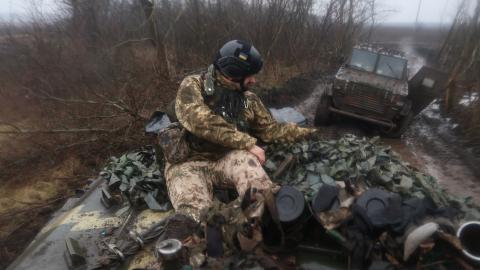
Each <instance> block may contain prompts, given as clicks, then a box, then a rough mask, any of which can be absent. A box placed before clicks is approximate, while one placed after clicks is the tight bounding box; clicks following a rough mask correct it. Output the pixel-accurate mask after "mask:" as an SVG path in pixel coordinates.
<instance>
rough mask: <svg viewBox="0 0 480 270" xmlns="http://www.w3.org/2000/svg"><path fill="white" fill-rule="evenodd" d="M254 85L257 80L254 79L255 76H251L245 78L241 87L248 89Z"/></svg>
mask: <svg viewBox="0 0 480 270" xmlns="http://www.w3.org/2000/svg"><path fill="white" fill-rule="evenodd" d="M255 83H257V79H256V78H255V75H251V76H248V77H246V78H245V80H244V81H243V86H244V87H245V88H246V89H248V88H250V87H251V86H253V85H254V84H255Z"/></svg>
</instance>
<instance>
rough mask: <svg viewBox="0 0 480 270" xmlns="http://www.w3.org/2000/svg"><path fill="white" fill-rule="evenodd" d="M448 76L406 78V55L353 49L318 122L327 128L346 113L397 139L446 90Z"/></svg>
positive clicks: (429, 71) (431, 73) (425, 71)
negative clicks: (444, 87) (443, 89)
mask: <svg viewBox="0 0 480 270" xmlns="http://www.w3.org/2000/svg"><path fill="white" fill-rule="evenodd" d="M445 77H446V76H443V74H442V73H441V72H440V71H437V70H435V69H433V68H429V67H422V68H421V69H420V70H419V71H418V73H416V74H415V76H413V77H412V78H411V79H410V80H408V78H409V67H408V60H407V58H406V57H405V54H404V53H403V52H400V51H396V50H393V49H386V48H382V47H376V46H373V45H359V46H355V47H354V48H353V49H352V52H351V54H350V57H348V59H347V61H346V62H345V63H344V64H343V65H342V66H341V67H340V69H339V70H338V72H337V73H336V75H335V78H334V80H333V84H332V87H331V88H329V89H327V91H325V93H323V94H322V96H321V98H320V101H319V104H318V107H317V110H316V114H315V124H316V125H327V124H330V123H331V122H332V121H333V119H334V116H335V115H343V116H347V117H352V118H356V119H359V120H363V121H366V122H369V123H373V124H375V125H378V126H379V127H380V131H381V133H382V134H384V135H385V136H388V137H394V138H398V137H400V136H401V135H402V134H403V133H404V132H405V131H406V130H407V128H408V126H409V124H410V123H411V121H412V119H413V117H414V116H415V115H416V114H418V113H419V112H420V111H421V110H422V109H423V108H425V107H426V106H427V105H428V104H429V103H430V102H431V101H432V100H433V99H434V98H435V97H436V95H437V93H438V92H439V90H441V89H442V88H443V85H444V82H445V81H444V78H445Z"/></svg>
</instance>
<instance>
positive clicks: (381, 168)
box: [265, 134, 480, 220]
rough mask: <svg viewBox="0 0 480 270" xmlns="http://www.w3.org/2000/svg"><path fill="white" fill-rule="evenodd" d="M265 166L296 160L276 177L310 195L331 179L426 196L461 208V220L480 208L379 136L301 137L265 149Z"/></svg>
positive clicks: (272, 168) (475, 214) (270, 167)
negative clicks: (451, 192)
mask: <svg viewBox="0 0 480 270" xmlns="http://www.w3.org/2000/svg"><path fill="white" fill-rule="evenodd" d="M266 152H267V157H268V160H267V162H266V163H265V169H266V170H267V172H268V173H269V174H270V175H271V174H273V172H275V171H276V170H277V169H278V167H279V166H280V164H281V163H282V162H283V161H284V160H285V158H286V157H287V156H288V155H293V156H294V157H295V158H296V162H295V163H294V164H292V166H291V167H290V168H288V169H287V170H286V171H285V172H284V173H283V174H281V175H280V176H279V177H277V179H274V181H276V182H279V183H281V184H283V185H292V186H295V187H296V188H297V189H299V190H300V191H302V192H303V193H304V194H305V197H306V198H307V199H311V198H312V197H313V195H314V194H315V193H316V191H318V189H319V188H320V187H321V186H322V185H324V184H327V185H334V184H335V181H349V182H350V183H353V184H356V185H361V186H365V187H367V188H370V187H383V188H385V189H386V190H388V191H391V192H395V193H398V194H400V195H402V197H405V198H409V197H418V198H424V197H430V198H431V199H433V201H434V202H435V203H436V204H437V205H438V206H439V207H447V206H451V207H454V208H457V209H460V210H461V211H462V213H463V214H464V216H463V217H461V218H464V219H467V220H478V219H479V218H480V212H479V210H478V208H477V207H475V206H474V205H473V204H472V202H471V198H465V199H459V198H455V197H452V196H450V195H449V194H448V193H447V192H446V191H445V190H443V189H442V188H440V186H439V185H438V183H437V181H436V179H435V178H434V177H433V176H430V175H427V174H424V173H421V172H420V171H418V170H417V169H416V168H414V167H412V166H411V165H410V164H408V163H407V162H404V161H402V160H401V159H400V156H399V155H398V154H397V153H395V152H394V151H393V150H391V148H390V147H389V146H385V145H382V144H380V143H379V137H374V138H371V139H367V138H358V137H356V136H354V135H351V134H347V135H344V136H343V137H342V138H340V139H338V140H318V141H313V140H312V141H303V142H298V143H295V144H292V145H271V146H268V147H267V151H266Z"/></svg>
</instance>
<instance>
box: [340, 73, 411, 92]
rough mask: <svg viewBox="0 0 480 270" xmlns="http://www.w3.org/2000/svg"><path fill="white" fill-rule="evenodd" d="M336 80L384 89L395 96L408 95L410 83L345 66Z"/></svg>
mask: <svg viewBox="0 0 480 270" xmlns="http://www.w3.org/2000/svg"><path fill="white" fill-rule="evenodd" d="M335 79H336V80H340V81H344V82H347V83H353V82H355V83H358V84H363V85H369V86H371V87H373V88H377V89H383V91H388V92H391V93H392V94H395V95H402V96H407V95H408V82H407V81H406V80H405V81H402V80H396V79H392V78H388V77H384V76H380V75H377V74H375V73H371V72H365V71H360V70H355V69H352V68H347V67H345V66H344V67H341V68H340V69H339V70H338V72H337V74H336V75H335Z"/></svg>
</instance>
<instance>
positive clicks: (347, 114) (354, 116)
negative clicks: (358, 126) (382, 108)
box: [329, 107, 396, 128]
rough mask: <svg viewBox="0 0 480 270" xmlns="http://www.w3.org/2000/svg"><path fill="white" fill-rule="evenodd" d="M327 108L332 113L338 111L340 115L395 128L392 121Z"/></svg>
mask: <svg viewBox="0 0 480 270" xmlns="http://www.w3.org/2000/svg"><path fill="white" fill-rule="evenodd" d="M329 110H330V111H332V112H334V113H338V114H342V115H345V116H349V117H353V118H357V119H361V120H364V121H367V122H370V123H373V124H377V125H381V126H386V127H389V128H395V127H396V125H395V124H394V123H392V122H387V121H382V120H378V119H375V118H371V117H367V116H362V115H358V114H354V113H351V112H347V111H342V110H339V109H335V108H333V107H330V108H329Z"/></svg>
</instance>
